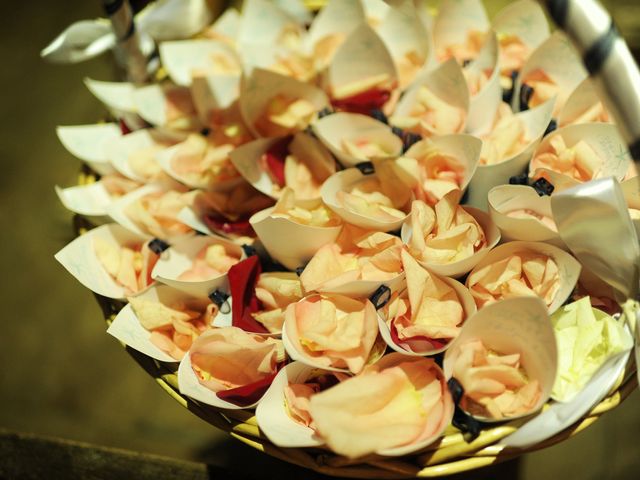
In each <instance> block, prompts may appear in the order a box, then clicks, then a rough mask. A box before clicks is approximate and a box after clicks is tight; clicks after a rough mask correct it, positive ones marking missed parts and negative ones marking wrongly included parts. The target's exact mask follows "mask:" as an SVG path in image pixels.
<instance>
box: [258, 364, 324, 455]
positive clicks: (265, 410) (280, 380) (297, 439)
mask: <svg viewBox="0 0 640 480" xmlns="http://www.w3.org/2000/svg"><path fill="white" fill-rule="evenodd" d="M315 372H317V369H316V368H314V367H310V366H309V365H305V364H304V363H302V362H292V363H290V364H289V365H287V366H286V367H284V368H283V369H282V370H280V371H279V372H278V374H277V375H276V378H274V379H273V383H272V384H271V386H270V387H269V390H267V393H265V394H264V397H262V401H261V402H260V404H259V405H258V407H257V408H256V420H257V421H258V426H259V427H260V431H261V432H262V433H264V434H265V435H266V436H267V438H268V439H269V440H270V441H271V442H272V443H273V444H274V445H276V446H278V447H283V448H293V447H319V446H321V445H324V441H323V440H322V439H321V438H320V437H319V436H318V435H316V433H315V431H314V430H313V429H312V428H309V427H306V426H304V425H302V424H300V423H298V422H296V421H295V420H293V419H292V418H291V417H290V416H289V414H288V413H287V405H286V400H285V396H284V389H285V388H286V387H287V386H288V385H289V384H290V383H304V382H305V381H306V380H307V379H308V378H309V377H310V376H311V375H312V374H313V373H315Z"/></svg>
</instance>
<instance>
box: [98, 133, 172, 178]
mask: <svg viewBox="0 0 640 480" xmlns="http://www.w3.org/2000/svg"><path fill="white" fill-rule="evenodd" d="M162 140H163V139H162V136H161V135H160V134H159V133H158V132H157V131H155V130H153V129H149V128H145V129H143V130H136V131H135V132H131V133H129V134H127V135H122V136H121V137H118V138H116V139H114V140H113V141H111V142H110V143H109V145H108V146H107V147H106V151H107V155H108V156H109V160H111V164H112V165H113V166H114V167H115V169H116V170H117V171H118V172H119V173H120V174H122V175H124V176H125V177H127V178H129V179H131V180H135V181H136V182H140V183H147V182H149V181H151V180H152V179H151V178H145V177H143V176H141V175H139V174H138V173H136V172H135V171H134V170H133V168H132V167H131V164H130V163H129V158H130V157H131V155H135V153H136V152H140V151H142V150H147V149H153V148H156V149H160V148H163V147H167V146H168V145H169V143H168V142H164V141H162Z"/></svg>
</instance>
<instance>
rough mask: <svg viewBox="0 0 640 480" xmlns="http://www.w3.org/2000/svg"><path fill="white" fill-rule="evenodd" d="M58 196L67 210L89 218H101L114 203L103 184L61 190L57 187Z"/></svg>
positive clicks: (97, 183)
mask: <svg viewBox="0 0 640 480" xmlns="http://www.w3.org/2000/svg"><path fill="white" fill-rule="evenodd" d="M55 188H56V194H57V195H58V198H59V199H60V201H61V202H62V204H63V205H64V206H65V208H66V209H67V210H70V211H72V212H74V213H77V214H79V215H86V216H88V217H100V216H104V215H106V214H107V207H108V206H109V205H110V204H111V202H113V198H112V197H111V195H110V194H109V192H108V191H107V189H106V188H104V184H103V183H102V182H94V183H91V184H89V185H77V186H75V187H69V188H60V187H59V186H57V185H56V187H55Z"/></svg>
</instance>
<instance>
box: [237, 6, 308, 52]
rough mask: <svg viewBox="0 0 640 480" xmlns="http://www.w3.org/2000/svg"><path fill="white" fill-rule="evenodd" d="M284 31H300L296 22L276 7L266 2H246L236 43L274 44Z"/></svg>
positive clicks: (300, 33)
mask: <svg viewBox="0 0 640 480" xmlns="http://www.w3.org/2000/svg"><path fill="white" fill-rule="evenodd" d="M285 31H295V32H297V33H298V35H299V36H301V35H302V29H301V27H300V25H298V23H297V21H296V20H295V19H294V18H293V17H292V16H291V15H289V14H287V12H285V11H284V10H282V9H281V8H280V7H279V6H278V5H276V4H274V3H271V2H268V1H266V0H246V1H245V2H244V4H243V8H242V15H241V19H240V29H239V30H238V43H239V44H244V43H262V44H264V43H266V44H276V43H278V41H279V40H280V37H281V36H282V34H283V33H284V32H285Z"/></svg>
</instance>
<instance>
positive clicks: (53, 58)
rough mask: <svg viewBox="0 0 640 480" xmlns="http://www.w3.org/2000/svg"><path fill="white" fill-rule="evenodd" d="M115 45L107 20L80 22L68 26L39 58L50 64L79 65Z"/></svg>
mask: <svg viewBox="0 0 640 480" xmlns="http://www.w3.org/2000/svg"><path fill="white" fill-rule="evenodd" d="M115 43H116V39H115V36H114V35H113V30H112V29H111V24H110V22H109V21H108V20H106V19H104V18H97V19H95V20H80V21H78V22H74V23H72V24H71V25H69V26H68V27H67V28H66V29H65V30H64V31H63V32H62V33H60V34H59V35H58V36H57V37H56V38H55V39H54V40H53V41H52V42H51V43H49V45H47V46H46V47H45V48H43V49H42V51H41V52H40V58H43V59H44V60H46V61H48V62H52V63H79V62H83V61H85V60H89V59H91V58H94V57H97V56H98V55H101V54H102V53H104V52H105V51H107V50H109V49H111V48H113V46H114V45H115Z"/></svg>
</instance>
